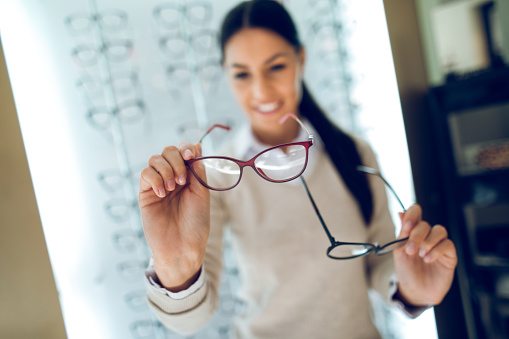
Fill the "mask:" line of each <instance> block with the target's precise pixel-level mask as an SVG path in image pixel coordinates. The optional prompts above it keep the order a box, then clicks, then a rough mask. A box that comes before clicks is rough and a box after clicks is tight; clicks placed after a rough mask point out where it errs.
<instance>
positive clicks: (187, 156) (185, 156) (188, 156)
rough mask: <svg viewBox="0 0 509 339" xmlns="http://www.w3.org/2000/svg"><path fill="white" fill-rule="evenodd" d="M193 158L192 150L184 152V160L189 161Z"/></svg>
mask: <svg viewBox="0 0 509 339" xmlns="http://www.w3.org/2000/svg"><path fill="white" fill-rule="evenodd" d="M192 157H193V152H191V150H190V149H186V150H185V151H184V159H186V160H189V159H191V158H192Z"/></svg>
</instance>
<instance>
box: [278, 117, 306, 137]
mask: <svg viewBox="0 0 509 339" xmlns="http://www.w3.org/2000/svg"><path fill="white" fill-rule="evenodd" d="M289 118H293V119H294V120H295V121H297V122H298V123H299V125H300V127H302V128H303V129H304V130H305V131H306V133H307V134H308V138H310V139H313V136H312V135H311V133H309V131H308V129H307V128H306V126H304V123H303V122H302V121H301V120H300V119H299V118H297V116H296V115H295V114H293V113H286V114H285V115H284V116H283V117H282V118H281V119H279V124H280V125H282V124H284V123H285V122H286V120H288V119H289Z"/></svg>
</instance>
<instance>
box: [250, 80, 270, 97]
mask: <svg viewBox="0 0 509 339" xmlns="http://www.w3.org/2000/svg"><path fill="white" fill-rule="evenodd" d="M252 90H253V98H254V99H256V100H263V99H266V98H267V97H269V95H270V92H271V87H270V83H269V82H268V81H267V79H265V78H263V77H260V78H257V79H255V80H254V81H253V87H252Z"/></svg>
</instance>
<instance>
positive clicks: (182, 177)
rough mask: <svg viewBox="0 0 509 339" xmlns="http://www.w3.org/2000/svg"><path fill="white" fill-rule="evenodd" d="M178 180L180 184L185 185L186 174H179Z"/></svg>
mask: <svg viewBox="0 0 509 339" xmlns="http://www.w3.org/2000/svg"><path fill="white" fill-rule="evenodd" d="M177 181H178V183H179V184H180V185H184V184H185V183H186V176H185V175H181V176H179V177H178V179H177Z"/></svg>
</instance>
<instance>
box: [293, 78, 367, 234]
mask: <svg viewBox="0 0 509 339" xmlns="http://www.w3.org/2000/svg"><path fill="white" fill-rule="evenodd" d="M299 113H300V115H301V116H303V117H305V118H306V119H307V120H308V121H309V122H310V123H311V124H312V125H313V127H314V128H315V130H316V131H317V132H318V135H319V136H320V138H321V139H322V140H323V143H324V145H325V150H326V152H327V154H328V155H329V157H330V159H331V161H332V163H333V164H334V166H335V167H336V169H337V171H338V173H339V174H340V175H341V177H342V178H343V181H344V182H345V184H346V187H348V189H349V190H350V192H351V193H352V194H353V196H354V197H355V199H356V200H357V202H358V204H359V207H360V209H361V212H362V216H363V218H364V222H365V223H366V225H369V223H370V221H371V217H372V216H373V196H372V193H371V189H370V188H369V183H368V180H367V178H366V175H364V174H363V173H361V172H359V171H357V169H356V167H357V166H358V165H363V164H362V160H361V157H360V155H359V152H358V151H357V147H356V146H355V142H354V140H353V139H352V138H351V137H350V136H348V135H347V134H346V133H345V132H343V131H342V130H341V129H339V128H338V127H337V126H336V125H335V124H333V123H332V122H331V121H330V120H329V119H328V118H327V116H326V115H325V114H324V113H323V111H322V110H321V109H320V107H319V106H318V104H317V103H316V102H315V100H314V99H313V97H312V96H311V93H310V92H309V90H308V89H307V87H306V85H305V84H304V83H303V84H302V100H301V102H300V105H299Z"/></svg>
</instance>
